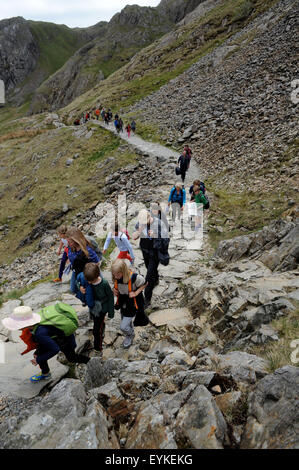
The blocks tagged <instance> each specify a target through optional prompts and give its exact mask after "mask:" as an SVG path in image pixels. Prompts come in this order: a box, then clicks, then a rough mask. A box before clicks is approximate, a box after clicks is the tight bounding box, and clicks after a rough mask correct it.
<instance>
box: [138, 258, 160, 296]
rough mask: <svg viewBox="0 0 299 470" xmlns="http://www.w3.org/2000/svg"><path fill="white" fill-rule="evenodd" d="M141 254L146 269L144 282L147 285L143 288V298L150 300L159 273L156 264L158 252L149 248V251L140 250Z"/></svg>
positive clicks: (157, 263)
mask: <svg viewBox="0 0 299 470" xmlns="http://www.w3.org/2000/svg"><path fill="white" fill-rule="evenodd" d="M142 255H143V259H144V264H145V267H146V269H147V273H146V278H145V279H146V282H147V283H148V285H147V286H146V288H145V290H144V297H145V300H151V298H152V295H153V289H154V287H155V285H156V284H157V282H158V281H159V273H158V266H159V258H158V253H157V251H156V250H151V251H149V252H147V251H143V250H142Z"/></svg>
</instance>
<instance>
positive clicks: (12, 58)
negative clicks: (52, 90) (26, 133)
mask: <svg viewBox="0 0 299 470" xmlns="http://www.w3.org/2000/svg"><path fill="white" fill-rule="evenodd" d="M97 29H98V26H97ZM93 34H94V33H93V32H92V31H90V32H89V31H85V30H80V29H71V28H68V27H67V26H65V25H55V24H53V23H45V22H41V21H26V20H24V19H23V18H22V17H17V18H11V19H8V20H2V21H0V44H1V48H0V77H1V78H2V79H3V80H4V83H5V88H6V91H7V97H8V100H9V102H12V103H14V104H17V105H20V104H22V103H23V102H24V101H26V100H27V98H28V96H30V94H31V93H32V92H33V91H34V90H35V89H36V88H37V87H38V86H39V85H40V84H41V83H42V82H43V81H44V80H45V79H46V78H47V77H49V76H50V75H51V74H53V73H54V72H55V71H56V70H58V69H59V68H60V67H61V66H62V65H63V64H64V63H65V61H66V60H67V59H68V58H69V57H70V56H72V55H73V54H74V52H75V51H76V50H77V49H78V48H79V47H81V46H82V45H83V44H84V43H86V41H89V40H90V39H91V38H92V37H93Z"/></svg>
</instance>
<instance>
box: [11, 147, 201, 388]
mask: <svg viewBox="0 0 299 470" xmlns="http://www.w3.org/2000/svg"><path fill="white" fill-rule="evenodd" d="M191 153H192V152H188V149H187V148H186V147H185V149H184V151H183V153H182V155H181V156H180V158H179V162H182V161H187V160H188V162H189V163H188V165H187V167H186V171H188V168H189V166H190V159H191ZM189 194H190V201H191V202H194V203H195V204H196V205H199V204H202V205H203V208H204V209H208V208H209V199H208V197H207V194H206V188H205V185H204V183H203V182H201V181H200V180H195V181H194V182H193V184H192V186H191V187H190V189H189ZM185 204H186V191H185V188H184V186H183V185H182V184H181V183H179V182H178V183H176V184H175V185H174V187H173V188H171V191H170V195H169V199H168V205H167V208H166V210H165V211H164V210H163V208H162V207H161V205H160V204H159V203H155V204H152V205H151V210H146V209H144V210H141V211H140V212H139V214H138V218H137V223H136V225H135V231H134V232H133V234H132V238H133V239H134V240H137V239H140V245H139V247H140V249H141V252H142V256H143V260H144V264H145V267H146V275H145V277H144V276H143V275H141V274H140V273H138V272H136V269H135V268H134V260H135V256H134V251H133V248H132V245H131V243H130V235H129V233H128V231H127V230H126V228H122V227H120V226H119V225H118V223H117V222H114V223H113V224H112V226H111V229H110V231H109V233H108V234H107V238H106V241H105V243H104V247H103V252H102V251H101V250H100V248H99V246H98V243H97V241H96V240H95V239H94V238H93V237H90V236H87V235H84V234H83V233H82V231H81V230H79V229H78V228H76V227H67V226H66V225H62V226H60V227H59V229H58V231H57V232H58V236H59V239H60V243H59V248H58V251H57V254H58V255H59V256H60V255H61V253H62V258H61V262H60V267H59V274H58V277H57V278H56V279H54V282H55V283H60V282H61V281H62V277H63V273H66V272H68V271H72V276H71V281H70V290H71V292H72V293H73V294H74V295H75V296H76V297H77V298H79V299H80V300H81V302H82V304H83V305H87V306H88V308H89V312H90V317H91V319H92V321H93V338H94V344H93V349H94V352H92V353H90V356H85V355H83V354H77V353H76V352H75V350H76V341H75V331H76V330H77V328H78V327H79V321H78V318H77V315H76V311H75V309H74V308H73V307H71V306H70V305H68V304H65V303H63V302H58V303H56V304H54V305H50V306H48V307H45V308H43V309H41V310H39V311H38V312H37V313H34V312H32V310H31V308H30V307H26V306H21V307H17V308H15V309H14V311H13V313H12V314H11V315H10V316H9V317H7V318H5V319H3V320H2V323H3V325H4V326H5V327H6V328H8V329H9V330H22V334H21V336H20V337H21V339H22V340H23V341H24V342H25V343H26V345H27V349H26V350H25V351H24V352H23V353H22V354H25V353H27V352H29V351H32V350H35V352H34V358H33V359H32V361H31V362H32V364H34V365H38V366H39V367H40V370H41V371H40V373H37V374H35V375H33V376H32V377H31V379H30V380H31V382H39V381H41V380H46V379H49V378H50V377H51V373H50V369H49V366H48V360H49V359H50V358H51V357H53V356H55V355H56V354H57V353H58V352H59V351H62V352H63V353H64V354H65V356H66V358H67V360H68V361H69V362H74V363H85V364H86V363H87V362H88V361H89V359H90V357H91V356H92V355H98V356H101V354H102V350H103V338H104V332H105V318H106V316H107V315H108V318H109V319H112V318H114V312H115V310H120V314H121V324H120V330H121V332H122V333H123V334H124V335H125V338H124V341H123V347H124V348H125V349H126V348H129V347H130V346H131V345H132V343H133V339H134V336H135V333H134V326H146V325H147V324H148V322H149V319H148V317H147V315H146V310H147V309H148V307H149V306H150V304H151V299H152V295H153V290H154V289H155V287H156V286H157V285H158V284H159V272H158V267H159V264H162V265H165V266H167V265H168V264H169V260H170V257H169V253H168V248H169V242H170V238H169V231H170V226H169V223H168V220H167V216H166V213H167V211H168V210H169V208H170V207H171V209H172V220H173V221H175V220H176V217H177V216H178V219H179V220H180V217H181V212H182V211H183V210H184V206H185ZM200 222H201V221H200V220H195V224H197V225H195V230H196V228H198V227H199V226H200ZM112 240H113V241H114V242H115V244H116V246H117V247H118V248H119V254H118V256H117V258H116V259H115V260H114V261H113V262H112V265H111V273H112V286H110V284H109V282H108V281H107V280H106V279H104V277H103V274H102V273H101V269H100V265H101V261H102V258H103V255H104V254H105V253H106V252H107V250H108V248H109V246H110V243H111V241H112ZM114 297H116V299H117V300H116V302H115V301H114Z"/></svg>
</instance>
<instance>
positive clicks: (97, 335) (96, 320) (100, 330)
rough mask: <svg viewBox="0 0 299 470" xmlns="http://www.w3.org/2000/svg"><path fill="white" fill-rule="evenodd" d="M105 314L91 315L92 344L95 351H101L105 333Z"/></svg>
mask: <svg viewBox="0 0 299 470" xmlns="http://www.w3.org/2000/svg"><path fill="white" fill-rule="evenodd" d="M105 315H106V314H104V315H100V316H99V317H95V316H94V315H91V316H92V319H93V330H92V333H93V338H94V344H93V347H94V349H95V350H96V351H103V339H104V333H105Z"/></svg>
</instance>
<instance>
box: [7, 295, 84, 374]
mask: <svg viewBox="0 0 299 470" xmlns="http://www.w3.org/2000/svg"><path fill="white" fill-rule="evenodd" d="M2 323H3V325H4V326H5V328H7V329H8V330H11V331H16V330H22V334H21V336H20V338H21V339H22V340H23V341H24V342H25V343H26V344H27V349H26V350H25V351H24V352H23V353H22V354H26V353H27V352H29V351H32V350H35V353H34V355H33V359H32V360H31V363H32V364H33V365H34V366H37V365H38V366H39V367H40V369H41V372H40V373H39V374H36V375H33V376H32V377H31V378H30V380H31V382H33V383H35V382H40V381H41V380H48V379H50V378H51V373H50V369H49V366H48V360H49V359H51V357H54V356H56V354H57V353H58V352H59V351H62V352H63V353H64V354H65V356H66V358H67V360H68V361H69V362H73V363H83V364H87V362H88V361H89V357H87V356H84V355H83V354H77V353H76V352H75V349H76V341H75V335H74V333H75V331H76V329H77V328H78V326H79V322H78V318H77V315H76V311H75V310H74V309H73V307H71V306H70V305H67V304H64V303H62V302H58V303H57V304H55V305H49V306H48V307H45V308H43V309H41V310H39V312H38V313H33V312H32V310H31V308H30V307H26V306H20V307H16V308H15V309H14V310H13V313H12V314H11V315H10V317H8V318H4V319H3V320H2Z"/></svg>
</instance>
